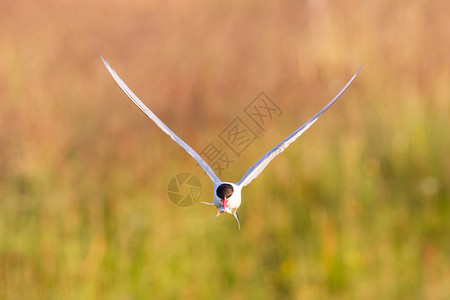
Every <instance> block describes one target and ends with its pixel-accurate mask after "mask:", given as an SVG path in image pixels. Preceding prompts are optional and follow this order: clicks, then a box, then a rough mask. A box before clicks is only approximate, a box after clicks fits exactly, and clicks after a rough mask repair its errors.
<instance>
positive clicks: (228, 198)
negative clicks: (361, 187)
mask: <svg viewBox="0 0 450 300" xmlns="http://www.w3.org/2000/svg"><path fill="white" fill-rule="evenodd" d="M102 59H103V57H102ZM103 63H104V64H105V66H106V68H107V69H108V71H109V73H110V74H111V76H112V77H113V79H114V80H115V81H116V83H117V84H118V85H119V86H120V88H121V89H122V90H123V91H124V92H125V94H126V95H127V96H128V97H129V98H130V99H131V100H132V101H133V102H134V103H135V104H136V105H137V106H138V107H139V108H140V109H141V110H142V111H143V112H144V113H145V114H146V115H147V116H148V117H149V118H150V119H151V120H152V121H153V122H154V123H155V124H156V125H157V126H158V127H159V128H160V129H161V130H162V131H164V132H165V133H166V134H167V135H169V136H170V137H171V138H172V139H173V140H174V141H175V142H176V143H177V144H179V145H180V146H181V147H182V148H183V149H184V150H186V152H187V153H188V154H190V155H191V156H192V157H193V158H194V159H195V160H196V161H197V163H198V164H199V165H200V166H201V167H202V168H203V170H204V171H205V172H206V174H208V176H209V177H210V178H211V181H212V182H213V184H214V195H213V202H202V203H205V204H209V205H215V206H216V207H217V210H218V211H217V215H216V216H215V217H214V218H216V217H218V216H219V215H221V214H222V213H224V212H225V213H229V214H232V215H233V216H234V217H235V218H236V220H237V222H238V225H239V228H240V224H239V217H238V215H237V210H238V209H239V207H240V205H241V191H242V188H243V187H244V186H246V185H248V184H249V183H250V182H252V181H253V179H255V178H256V177H258V175H259V174H260V173H261V172H262V171H263V170H264V168H265V167H266V166H267V165H268V164H269V162H270V161H272V159H273V158H275V157H276V156H277V155H278V154H280V153H281V152H283V151H284V150H285V149H286V148H287V147H288V146H289V145H290V144H291V143H292V142H293V141H295V140H296V139H297V138H298V137H299V136H300V135H302V134H303V133H304V132H305V131H306V130H307V129H308V128H309V127H310V126H311V125H312V124H314V122H315V121H317V119H318V118H319V116H320V115H321V114H322V113H323V112H325V111H326V110H327V109H328V108H329V107H330V106H331V105H332V104H333V103H334V102H335V101H336V100H337V99H338V98H339V97H340V96H341V95H342V93H344V91H345V90H346V89H347V87H348V86H349V85H350V84H351V83H352V81H353V80H354V79H355V77H356V75H357V74H358V73H359V71H360V70H361V68H359V69H358V71H357V72H356V73H355V74H354V75H353V77H352V78H351V79H350V80H349V81H348V82H347V84H346V85H345V86H344V88H343V89H342V90H341V91H340V92H339V93H338V94H337V95H336V96H335V97H334V98H333V99H332V100H331V101H330V102H329V103H328V104H327V105H326V106H325V107H324V108H322V109H321V110H320V111H319V112H318V113H317V114H316V115H315V116H313V117H312V118H311V119H309V120H308V121H307V122H306V123H305V124H303V125H302V126H301V127H300V128H298V129H297V130H295V131H294V132H293V133H292V134H291V135H289V136H288V137H287V138H285V139H284V140H283V141H281V143H279V144H278V145H276V146H275V147H274V148H272V149H271V150H270V151H269V152H267V153H266V154H265V155H264V156H263V157H262V158H261V159H260V160H258V161H257V162H256V163H255V164H254V165H253V166H252V167H251V168H250V169H249V170H248V171H247V172H246V173H245V174H244V176H243V177H242V178H241V180H239V181H238V182H236V183H232V182H225V181H222V180H220V179H219V178H218V177H217V176H216V174H215V173H214V171H213V170H212V169H211V167H210V166H209V165H208V164H207V163H206V162H205V161H204V160H203V159H202V158H201V157H200V155H198V154H197V152H195V151H194V150H193V149H192V148H191V147H190V146H189V145H188V144H186V143H185V142H184V141H183V140H182V139H180V138H179V137H178V136H177V135H176V134H175V133H173V131H172V130H170V129H169V128H168V127H167V126H166V125H165V124H164V123H163V122H162V121H161V120H160V119H159V118H158V117H157V116H156V115H155V114H154V113H153V112H152V111H151V110H150V109H148V107H147V106H145V104H144V103H142V101H141V100H139V98H138V97H137V96H136V95H135V94H134V93H133V92H132V91H131V90H130V88H129V87H128V86H127V85H126V84H125V82H123V81H122V79H120V77H119V76H118V75H117V73H116V72H115V71H114V70H113V69H112V68H111V66H110V65H109V64H108V62H107V61H106V60H105V59H103ZM214 218H213V219H214Z"/></svg>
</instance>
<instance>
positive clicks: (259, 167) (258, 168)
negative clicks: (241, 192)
mask: <svg viewBox="0 0 450 300" xmlns="http://www.w3.org/2000/svg"><path fill="white" fill-rule="evenodd" d="M361 68H362V66H361V67H360V68H359V69H358V71H356V73H355V74H354V75H353V76H352V78H351V79H350V80H349V81H348V82H347V84H346V85H345V86H344V88H343V89H342V90H341V91H340V92H339V93H338V94H337V95H336V96H335V97H334V98H333V99H332V100H331V101H330V102H329V103H328V104H327V105H325V107H324V108H322V109H321V110H320V111H319V112H318V113H317V114H316V115H315V116H314V117H312V118H311V119H309V120H308V122H306V123H305V124H303V125H302V126H301V127H300V128H298V129H297V130H296V131H294V132H293V133H292V134H291V135H290V136H288V137H287V138H286V139H284V140H283V141H282V142H281V143H279V144H278V145H276V146H275V147H273V148H272V149H271V150H270V151H269V152H267V153H266V154H265V155H264V156H263V157H261V159H260V160H258V161H257V162H256V163H255V164H254V165H253V166H252V167H251V168H250V169H249V170H248V171H247V172H246V173H245V174H244V176H243V177H242V179H241V180H239V182H238V183H237V185H239V186H241V187H244V186H246V185H248V184H249V183H250V182H252V180H253V179H255V178H256V177H258V175H259V174H261V172H262V171H263V170H264V168H265V167H266V166H267V165H268V164H269V163H270V162H271V161H272V159H274V158H275V156H277V155H278V154H280V153H281V152H283V151H284V149H286V148H287V147H288V146H289V145H290V144H291V143H292V142H293V141H295V140H296V139H297V138H298V137H299V136H301V135H302V134H303V133H304V132H305V131H306V130H308V128H309V127H310V126H311V125H312V124H314V122H316V121H317V119H318V118H319V117H320V115H321V114H322V113H324V112H325V111H326V110H327V109H328V108H329V107H330V106H331V105H333V103H334V102H336V100H337V99H338V98H339V97H340V96H341V95H342V94H343V93H344V92H345V90H346V89H347V88H348V86H349V85H350V84H351V83H352V81H353V80H354V79H355V77H356V75H358V73H359V71H361Z"/></svg>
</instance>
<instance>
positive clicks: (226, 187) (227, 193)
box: [216, 183, 234, 214]
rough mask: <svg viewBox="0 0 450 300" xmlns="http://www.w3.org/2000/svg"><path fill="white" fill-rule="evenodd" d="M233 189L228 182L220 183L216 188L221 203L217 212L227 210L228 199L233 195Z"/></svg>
mask: <svg viewBox="0 0 450 300" xmlns="http://www.w3.org/2000/svg"><path fill="white" fill-rule="evenodd" d="M233 192H234V189H233V186H232V185H231V184H229V183H222V184H221V185H219V187H218V188H217V190H216V195H217V197H219V199H220V202H221V203H222V207H219V211H218V214H221V213H223V212H228V211H227V203H228V199H229V198H230V197H231V195H233Z"/></svg>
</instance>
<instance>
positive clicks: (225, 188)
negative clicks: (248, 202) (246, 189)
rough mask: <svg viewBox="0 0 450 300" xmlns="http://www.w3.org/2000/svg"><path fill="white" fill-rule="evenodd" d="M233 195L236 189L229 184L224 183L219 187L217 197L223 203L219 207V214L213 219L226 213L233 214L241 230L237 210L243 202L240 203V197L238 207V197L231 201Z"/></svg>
mask: <svg viewBox="0 0 450 300" xmlns="http://www.w3.org/2000/svg"><path fill="white" fill-rule="evenodd" d="M238 192H239V191H238ZM233 193H234V188H233V186H232V185H231V184H229V183H222V184H221V185H219V186H218V187H217V189H216V196H217V197H218V198H219V200H220V203H222V206H219V207H218V210H217V214H216V216H215V217H214V218H213V219H215V218H217V217H218V216H220V215H221V214H222V213H224V212H226V213H229V214H232V215H233V216H234V217H235V218H236V221H237V222H238V226H239V229H240V228H241V225H240V224H239V217H238V215H237V211H236V210H237V208H238V207H239V205H240V202H241V201H240V197H239V200H238V204H237V206H236V203H235V202H236V199H235V198H236V197H234V198H233V199H234V200H233V199H231V200H230V197H231V196H232V195H233ZM238 196H240V195H238ZM229 200H230V203H228V201H229ZM219 205H220V204H219ZM216 206H217V204H216Z"/></svg>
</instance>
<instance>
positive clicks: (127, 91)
mask: <svg viewBox="0 0 450 300" xmlns="http://www.w3.org/2000/svg"><path fill="white" fill-rule="evenodd" d="M102 60H103V63H104V64H105V66H106V68H107V69H108V71H109V73H110V74H111V76H112V78H113V79H114V80H115V81H116V83H117V84H118V85H119V86H120V88H121V89H122V91H124V92H125V94H126V95H127V96H128V98H130V99H131V101H133V102H134V104H136V105H137V106H138V107H139V108H140V109H141V110H142V111H143V112H144V113H145V114H146V115H147V116H148V117H149V118H150V119H151V120H152V121H153V122H154V123H155V124H156V125H157V126H158V127H159V128H161V130H162V131H164V132H165V133H166V134H167V135H168V136H170V137H171V138H172V140H174V141H175V142H176V143H177V144H178V145H180V146H181V147H183V149H184V150H186V152H187V153H189V155H191V156H192V157H193V158H194V159H195V160H196V161H197V163H198V164H199V165H200V166H201V167H202V168H203V170H204V171H205V172H206V174H208V176H209V178H211V180H212V182H213V183H214V184H218V183H220V182H221V180H220V179H219V178H218V177H217V175H216V174H215V173H214V171H213V170H212V169H211V167H210V166H209V165H208V164H207V163H206V162H205V161H204V160H203V159H202V158H201V156H200V155H198V154H197V152H195V151H194V149H192V148H191V147H190V146H189V145H188V144H186V143H185V142H184V141H183V140H182V139H180V138H179V137H178V136H177V135H176V134H175V133H173V131H172V130H170V129H169V127H167V126H166V124H164V123H163V122H162V121H161V120H160V119H159V118H158V117H157V116H156V115H155V114H154V113H153V112H152V111H151V110H150V109H149V108H148V107H147V106H145V104H144V103H143V102H142V101H141V100H139V98H138V97H137V96H136V95H135V94H134V93H133V92H132V91H131V90H130V88H129V87H128V86H127V85H126V84H125V82H123V80H122V79H120V77H119V75H117V73H116V71H114V69H113V68H111V66H110V65H109V64H108V62H107V61H106V60H105V59H104V58H103V57H102Z"/></svg>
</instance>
